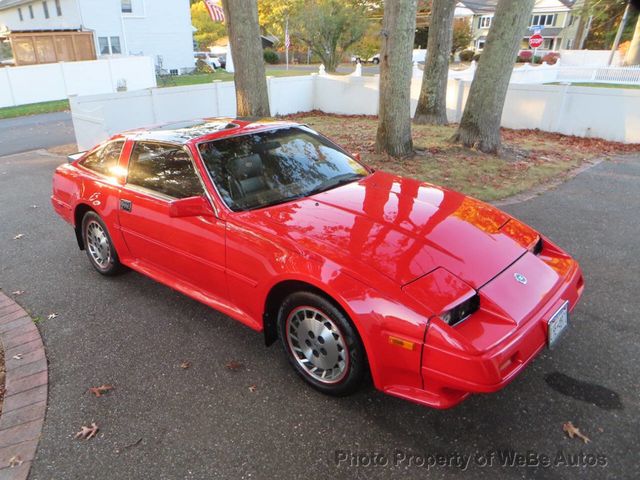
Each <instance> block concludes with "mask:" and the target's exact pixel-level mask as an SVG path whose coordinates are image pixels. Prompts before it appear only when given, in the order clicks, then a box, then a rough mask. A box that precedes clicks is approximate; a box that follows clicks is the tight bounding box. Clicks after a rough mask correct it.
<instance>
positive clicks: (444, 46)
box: [413, 0, 457, 125]
mask: <svg viewBox="0 0 640 480" xmlns="http://www.w3.org/2000/svg"><path fill="white" fill-rule="evenodd" d="M456 3H457V0H433V7H432V10H431V26H430V27H429V42H428V49H427V61H426V63H425V65H424V73H423V75H422V87H421V89H420V98H419V99H418V108H417V109H416V114H415V116H414V117H413V122H414V123H417V124H427V123H431V124H436V125H446V124H447V80H448V79H449V57H450V56H451V47H452V43H453V14H454V13H455V10H456Z"/></svg>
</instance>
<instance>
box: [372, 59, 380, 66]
mask: <svg viewBox="0 0 640 480" xmlns="http://www.w3.org/2000/svg"><path fill="white" fill-rule="evenodd" d="M371 63H373V64H374V65H378V64H379V63H380V59H379V58H374V59H373V60H372V61H371Z"/></svg>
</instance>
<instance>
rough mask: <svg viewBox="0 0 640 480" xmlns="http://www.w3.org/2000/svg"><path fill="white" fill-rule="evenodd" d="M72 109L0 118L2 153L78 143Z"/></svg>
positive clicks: (0, 149)
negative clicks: (74, 130) (70, 110)
mask: <svg viewBox="0 0 640 480" xmlns="http://www.w3.org/2000/svg"><path fill="white" fill-rule="evenodd" d="M75 141H76V137H75V134H74V132H73V122H72V121H71V112H53V113H43V114H40V115H29V116H26V117H17V118H7V119H3V120H0V156H3V155H12V154H15V153H21V152H28V151H30V150H37V149H38V148H50V147H55V146H57V145H66V144H68V143H75Z"/></svg>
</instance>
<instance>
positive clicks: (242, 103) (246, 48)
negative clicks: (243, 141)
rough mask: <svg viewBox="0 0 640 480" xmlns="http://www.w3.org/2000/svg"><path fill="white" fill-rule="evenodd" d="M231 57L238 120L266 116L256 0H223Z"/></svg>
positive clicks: (266, 102)
mask: <svg viewBox="0 0 640 480" xmlns="http://www.w3.org/2000/svg"><path fill="white" fill-rule="evenodd" d="M222 5H223V7H224V15H225V19H226V22H227V29H228V31H229V42H230V45H231V53H232V54H233V64H234V67H235V75H234V77H233V81H234V83H235V85H236V107H237V116H238V117H268V116H269V115H270V112H269V95H268V93H267V78H266V74H265V70H264V59H263V58H262V41H261V39H260V28H259V27H258V4H257V0H223V2H222Z"/></svg>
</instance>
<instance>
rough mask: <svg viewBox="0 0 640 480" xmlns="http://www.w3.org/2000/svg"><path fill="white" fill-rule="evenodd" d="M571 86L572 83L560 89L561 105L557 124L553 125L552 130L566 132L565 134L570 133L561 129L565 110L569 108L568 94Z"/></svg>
mask: <svg viewBox="0 0 640 480" xmlns="http://www.w3.org/2000/svg"><path fill="white" fill-rule="evenodd" d="M570 87H571V85H563V86H562V90H561V91H560V102H558V103H559V105H560V106H559V107H558V114H557V115H556V119H555V120H556V121H555V125H551V131H552V132H558V133H564V134H565V135H567V134H568V132H566V131H563V130H561V128H562V119H563V117H564V116H565V115H564V111H565V109H566V108H567V96H568V93H569V88H570Z"/></svg>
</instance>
